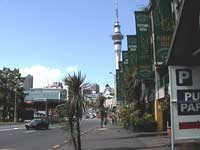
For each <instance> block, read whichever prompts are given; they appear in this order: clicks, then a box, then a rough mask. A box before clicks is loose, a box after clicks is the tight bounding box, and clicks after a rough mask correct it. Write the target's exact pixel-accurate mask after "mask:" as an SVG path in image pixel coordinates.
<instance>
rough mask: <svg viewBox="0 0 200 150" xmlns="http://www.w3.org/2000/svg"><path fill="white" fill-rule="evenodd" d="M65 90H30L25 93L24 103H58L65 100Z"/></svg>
mask: <svg viewBox="0 0 200 150" xmlns="http://www.w3.org/2000/svg"><path fill="white" fill-rule="evenodd" d="M66 92H67V91H66V90H63V89H54V88H32V89H30V90H28V91H25V93H26V96H25V102H27V101H32V102H34V101H49V102H59V101H64V100H66V99H67V96H66Z"/></svg>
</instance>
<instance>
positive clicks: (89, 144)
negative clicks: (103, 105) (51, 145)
mask: <svg viewBox="0 0 200 150" xmlns="http://www.w3.org/2000/svg"><path fill="white" fill-rule="evenodd" d="M81 138H82V150H171V144H170V138H169V137H168V135H167V133H166V132H133V131H131V130H127V129H124V128H123V127H121V126H116V125H114V126H113V125H107V126H106V127H104V128H100V127H97V128H94V129H91V130H89V131H87V132H85V133H83V134H82V136H81ZM175 148H176V150H199V149H200V140H181V141H176V145H175ZM55 149H57V150H74V149H73V145H72V144H69V143H68V142H67V141H66V143H65V144H64V145H62V146H60V147H57V148H55Z"/></svg>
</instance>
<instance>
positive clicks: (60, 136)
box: [0, 119, 100, 150]
mask: <svg viewBox="0 0 200 150" xmlns="http://www.w3.org/2000/svg"><path fill="white" fill-rule="evenodd" d="M98 122H99V120H97V119H87V120H83V121H81V132H82V133H83V134H84V133H85V132H87V131H88V130H90V129H92V128H94V127H95V126H97V124H99V125H100V123H98ZM66 137H67V134H66V132H65V131H64V130H63V129H61V128H60V127H59V126H58V125H54V126H52V127H50V129H49V130H28V131H27V130H26V129H25V128H24V125H15V126H14V125H7V126H6V125H1V126H0V150H51V149H54V148H56V147H58V146H60V145H63V144H64V142H65V141H66Z"/></svg>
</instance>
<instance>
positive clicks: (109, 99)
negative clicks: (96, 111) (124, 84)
mask: <svg viewBox="0 0 200 150" xmlns="http://www.w3.org/2000/svg"><path fill="white" fill-rule="evenodd" d="M114 95H115V90H114V89H113V88H111V87H110V86H109V85H108V84H106V86H105V89H104V91H103V96H104V97H105V98H106V101H105V106H106V107H109V108H112V107H113V106H114Z"/></svg>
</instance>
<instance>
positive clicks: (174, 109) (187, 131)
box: [169, 66, 200, 140]
mask: <svg viewBox="0 0 200 150" xmlns="http://www.w3.org/2000/svg"><path fill="white" fill-rule="evenodd" d="M169 79H170V84H169V89H170V100H171V125H172V129H173V135H172V136H173V137H172V138H173V139H174V140H177V139H196V138H200V66H191V67H186V66H169Z"/></svg>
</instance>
